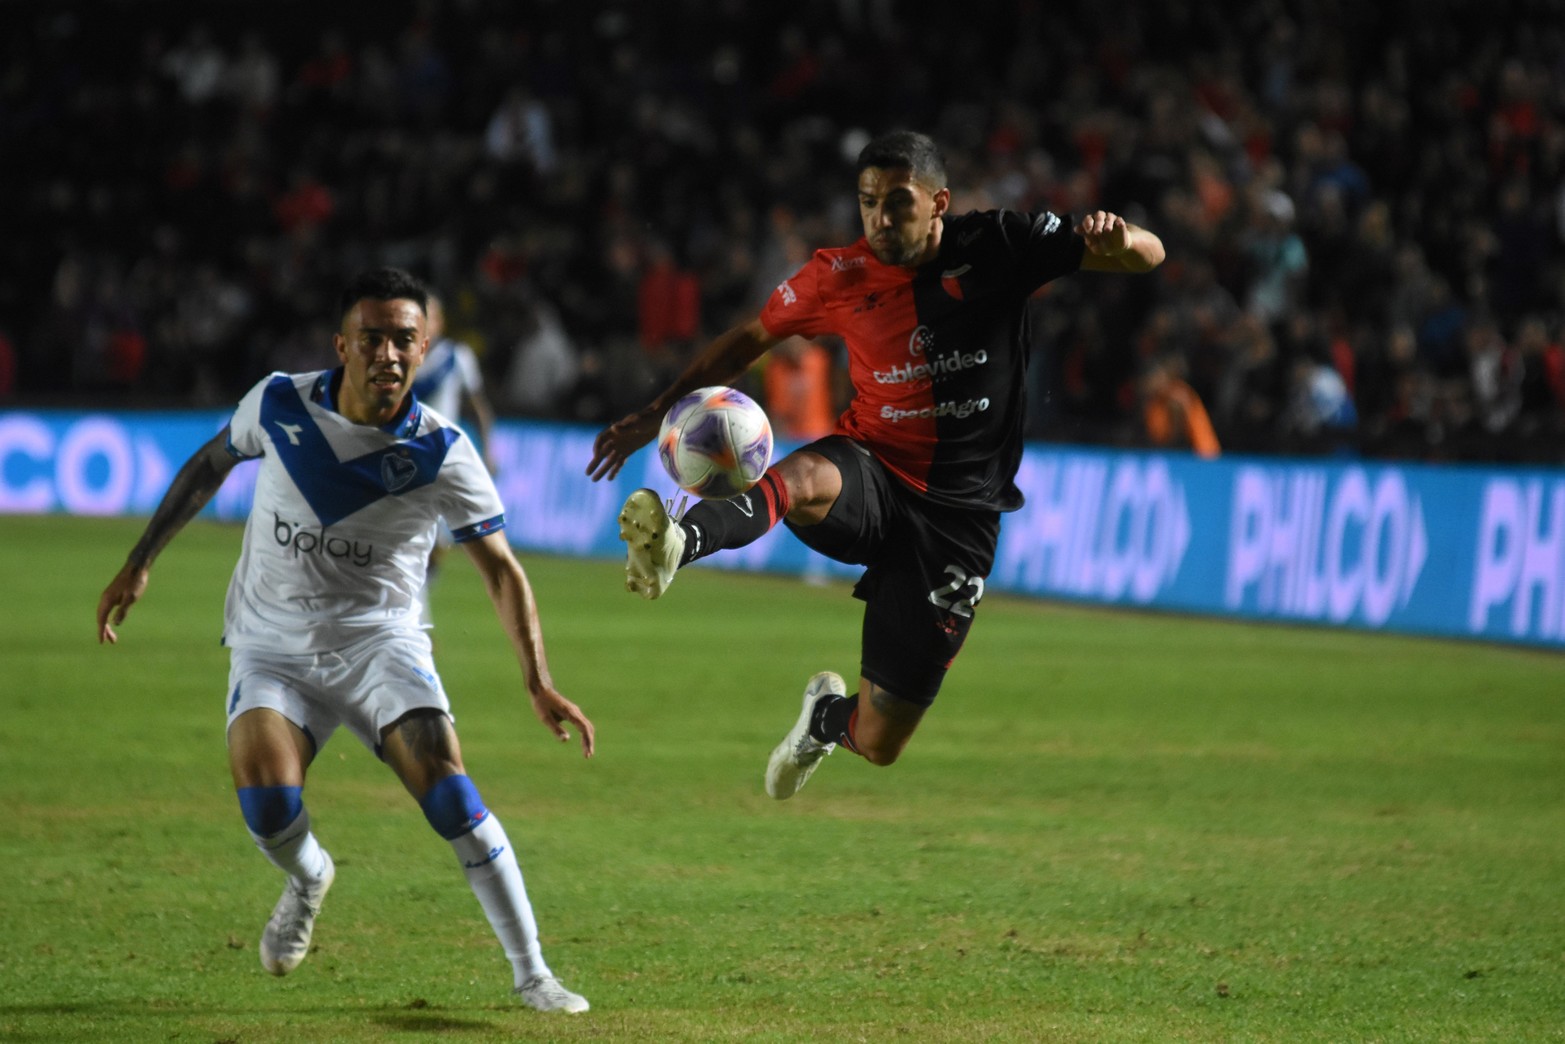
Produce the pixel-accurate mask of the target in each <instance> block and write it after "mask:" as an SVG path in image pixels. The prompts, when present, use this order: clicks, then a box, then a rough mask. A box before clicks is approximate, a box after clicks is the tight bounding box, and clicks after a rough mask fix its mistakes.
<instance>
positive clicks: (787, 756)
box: [766, 671, 848, 801]
mask: <svg viewBox="0 0 1565 1044" xmlns="http://www.w3.org/2000/svg"><path fill="white" fill-rule="evenodd" d="M828 693H834V694H835V695H838V696H846V695H847V694H848V689H847V686H845V685H843V684H842V675H840V674H836V673H834V672H832V671H822V672H821V673H819V674H817V675H816V676H815V677H813V678H811V679H810V683H809V684H808V685H806V686H805V687H804V709H803V710H801V711H800V712H799V720H798V721H796V722H794V723H793V728H791V729H789V730H788V735H786V736H784V737H783V741H782V742H781V743H779V744H777V747H776V749H775V750H773V751H772V756H771V758H769V759H768V760H767V762H766V792H767V793H768V794H770V795H771V796H772V797H774V798H776V799H777V800H778V801H782V800H783V799H784V798H791V797H793V796H794V795H795V794H797V793H798V792H799V791H800V790H802V789H804V784H805V783H806V782H807V781H808V780H809V778H810V776H811V774H813V773H814V772H815V770H816V769H817V768H819V767H820V764H821V762H823V761H825V760H826V755H828V754H830V753H831V752H832V751H834V750H836V749H837V745H836V744H835V743H822V742H821V741H820V740H818V739H816V738H815V737H814V736H811V735H810V717H811V716H812V715H813V714H814V713H815V704H816V703H818V702H819V701H820V700H821V699H822V698H823V697H824V696H826V694H828Z"/></svg>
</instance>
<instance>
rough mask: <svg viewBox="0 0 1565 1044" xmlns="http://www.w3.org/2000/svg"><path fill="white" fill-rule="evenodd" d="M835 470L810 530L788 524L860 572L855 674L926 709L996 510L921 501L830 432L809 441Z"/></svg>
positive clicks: (974, 592) (988, 546) (978, 577)
mask: <svg viewBox="0 0 1565 1044" xmlns="http://www.w3.org/2000/svg"><path fill="white" fill-rule="evenodd" d="M801 452H808V453H815V454H819V455H820V456H822V457H825V458H826V459H827V460H829V461H831V462H832V463H833V464H835V465H836V466H837V470H838V471H840V472H841V473H842V493H841V494H840V495H839V496H838V497H837V502H836V503H835V504H834V505H832V509H831V513H830V514H828V515H827V516H826V518H825V520H823V521H822V522H820V523H818V524H817V525H813V526H797V525H794V524H793V523H791V522H790V523H788V528H789V529H791V530H793V533H794V535H795V536H797V537H798V538H799V539H800V540H801V541H803V542H804V543H805V544H806V545H807V546H809V547H811V548H813V549H815V550H816V551H819V552H820V553H821V554H823V555H825V556H826V557H828V558H833V559H836V560H837V561H839V562H847V563H850V564H853V565H863V566H866V567H867V568H866V569H865V571H864V575H863V576H862V577H860V578H859V582H858V584H857V585H856V586H855V587H854V588H853V594H854V597H856V598H859V599H862V600H863V601H864V603H865V607H864V637H863V651H862V653H861V656H862V662H861V665H860V670H861V671H862V673H863V675H864V677H866V678H868V679H869V680H870V681H872V682H874V683H875V684H876V685H879V686H880V687H881V688H883V689H885V690H886V691H887V692H889V693H891V694H892V695H894V696H896V697H898V698H900V699H904V700H907V701H908V702H910V703H916V704H918V705H919V706H922V707H928V706H929V705H930V704H931V703H933V702H934V701H935V695H936V694H937V693H939V691H940V683H941V682H942V681H944V680H945V674H946V669H947V668H949V667H950V666H951V661H952V660H954V659H955V658H956V654H957V652H958V651H959V650H960V649H961V648H962V642H963V641H964V640H965V639H966V638H967V632H968V629H969V628H971V627H972V626H973V611H974V608H975V607H976V606H977V605H978V601H979V599H981V598H982V597H983V594H984V581H985V579H986V578H987V577H988V575H989V570H990V569H992V568H993V566H994V552H995V546H996V544H997V543H998V542H999V539H1000V513H999V512H998V511H983V510H975V509H972V508H953V507H946V506H942V505H938V504H931V503H930V502H929V501H927V500H925V499H924V498H923V497H920V496H919V495H918V494H916V493H914V492H913V491H912V490H910V489H908V488H907V487H906V486H904V485H902V483H901V482H899V481H897V479H896V478H894V477H893V476H892V475H891V473H890V472H888V471H887V470H886V469H885V468H884V467H883V466H882V465H881V463H880V462H879V461H878V460H876V459H875V457H874V455H873V454H871V453H870V452H869V450H867V449H865V448H864V447H863V446H862V445H860V444H859V443H857V442H854V441H853V440H852V439H848V438H844V437H842V436H840V435H833V436H830V437H828V438H824V439H821V440H820V441H818V442H813V443H811V444H810V445H808V446H806V447H804V449H803V450H802V451H801Z"/></svg>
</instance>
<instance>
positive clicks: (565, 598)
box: [0, 519, 1565, 1044]
mask: <svg viewBox="0 0 1565 1044" xmlns="http://www.w3.org/2000/svg"><path fill="white" fill-rule="evenodd" d="M140 525H141V523H140V522H126V521H112V522H108V521H105V522H99V521H82V520H62V519H26V520H18V519H5V520H0V577H4V591H5V601H4V609H3V610H0V611H3V613H4V620H3V623H4V626H3V628H0V642H3V664H4V668H3V672H0V789H3V792H4V795H5V805H4V816H3V826H0V1039H4V1040H16V1041H45V1040H47V1041H73V1042H75V1041H142V1040H149V1041H150V1040H173V1039H178V1040H181V1041H203V1042H211V1041H234V1042H247V1044H248V1042H258V1041H290V1042H291V1041H301V1040H312V1041H385V1040H414V1039H421V1040H448V1041H482V1040H498V1039H507V1040H510V1039H520V1040H539V1041H575V1040H583V1041H586V1040H591V1041H637V1042H642V1041H684V1040H690V1041H775V1042H791V1041H852V1040H866V1041H881V1040H907V1041H919V1042H923V1041H970V1040H988V1041H1003V1042H1011V1041H1026V1040H1061V1041H1157V1042H1161V1041H1201V1042H1206V1041H1278V1042H1296V1041H1332V1042H1336V1041H1367V1040H1375V1041H1420V1042H1422V1041H1475V1040H1481V1041H1497V1042H1498V1041H1504V1042H1514V1041H1523V1040H1562V1039H1565V803H1562V797H1565V658H1561V657H1560V656H1558V655H1551V654H1548V653H1542V652H1534V651H1524V650H1517V649H1507V648H1498V647H1489V646H1481V645H1467V644H1455V643H1445V642H1437V641H1428V640H1414V639H1403V638H1396V637H1388V636H1375V635H1367V634H1350V633H1339V632H1333V631H1326V630H1312V629H1291V628H1282V627H1263V626H1245V625H1237V624H1232V623H1224V622H1214V621H1209V620H1196V619H1180V618H1172V617H1159V616H1147V615H1134V614H1122V613H1113V612H1104V611H1095V610H1085V609H1077V608H1060V607H1056V606H1048V605H1038V604H1031V603H1027V602H1023V601H1019V600H1011V599H1006V598H1002V597H997V596H991V597H990V598H989V599H987V600H986V601H985V603H984V605H983V608H982V610H981V613H980V622H979V625H978V627H977V628H976V629H975V631H974V634H973V637H972V639H971V640H970V641H969V644H968V647H967V649H966V650H965V651H964V652H963V654H962V656H961V658H960V659H959V661H958V663H957V665H956V668H955V669H954V670H953V672H952V675H951V677H950V679H949V681H948V683H947V686H946V690H945V692H944V693H943V694H942V696H941V698H940V700H939V702H938V703H937V704H936V706H935V709H934V710H933V711H932V712H931V713H930V715H929V717H928V718H927V719H926V721H925V724H924V728H923V731H922V732H921V733H920V735H919V736H918V737H917V738H916V739H915V740H914V742H913V744H912V746H911V747H910V748H909V750H908V752H907V754H906V755H905V756H904V758H903V760H902V762H901V763H899V764H898V765H896V766H895V767H893V768H890V769H876V768H873V767H871V766H869V765H867V764H864V763H862V762H859V761H857V760H856V759H854V758H853V757H852V756H851V755H848V754H845V753H843V752H838V753H837V754H836V755H834V756H833V757H832V758H831V759H830V760H829V761H828V762H827V763H826V764H825V766H824V767H823V768H822V769H821V771H820V773H819V774H818V775H816V776H815V778H814V779H813V780H812V781H811V783H810V785H809V787H808V788H806V789H805V791H804V792H803V793H801V794H800V795H799V796H798V797H797V798H795V799H794V800H792V801H790V802H787V803H777V802H773V801H771V800H770V799H768V798H767V797H765V796H764V794H763V793H762V791H761V772H762V768H763V766H764V764H765V760H766V755H767V753H768V751H769V750H770V749H771V746H772V745H773V743H775V742H776V740H777V739H778V738H779V737H780V736H781V734H782V732H783V731H784V730H785V729H786V728H787V727H788V726H789V724H790V723H791V722H792V720H793V718H794V715H795V714H796V711H797V699H798V693H799V691H800V690H801V688H802V685H803V683H804V681H805V680H806V678H807V677H808V676H809V675H810V674H811V673H813V672H814V671H817V670H821V669H825V668H832V669H836V670H839V671H841V672H842V673H844V674H851V673H852V672H853V671H854V670H855V668H856V666H857V645H858V609H857V603H855V602H854V601H853V600H852V599H851V598H850V597H849V596H848V592H847V589H846V587H845V585H842V584H836V585H833V586H830V587H825V588H820V587H811V586H807V585H805V584H802V583H799V582H797V581H792V580H785V579H777V578H754V577H741V576H735V575H732V574H727V573H723V572H720V571H716V570H710V569H700V568H697V569H694V570H691V571H689V572H688V573H686V574H682V575H681V577H680V580H679V582H678V583H677V584H676V585H675V586H674V588H673V589H672V590H671V592H670V593H669V595H668V596H667V597H666V598H665V599H664V600H662V601H660V602H657V603H645V602H642V601H641V600H639V599H637V598H633V597H631V596H629V595H626V594H624V593H623V592H622V591H621V590H620V577H621V567H620V566H619V565H618V564H616V563H614V562H607V561H596V562H576V561H564V560H554V559H545V558H530V559H527V560H526V563H525V564H526V565H527V567H528V569H529V572H530V574H531V575H532V577H533V580H534V583H535V585H536V587H537V589H538V593H539V598H540V600H541V603H542V606H543V614H544V625H545V631H546V634H547V637H548V641H549V649H550V653H551V658H552V667H553V670H554V675H555V678H556V681H557V682H558V683H559V685H560V688H561V689H562V691H564V692H565V693H566V694H568V695H570V696H571V697H573V698H574V699H575V700H576V701H577V702H579V703H580V704H581V705H582V706H583V707H584V708H585V709H586V710H587V712H588V714H589V715H591V716H592V717H593V718H594V720H595V721H596V723H597V726H598V730H599V744H600V746H599V755H598V757H597V758H595V759H594V760H592V761H591V762H584V761H583V760H582V758H581V757H580V753H579V750H578V748H577V747H575V746H574V745H572V746H570V747H564V746H560V745H558V744H556V743H555V742H554V741H553V740H552V739H551V738H550V737H549V736H548V734H547V733H546V732H545V731H544V730H543V728H542V727H541V726H540V725H538V724H537V722H536V721H535V720H533V718H532V716H531V713H530V711H529V709H528V706H527V704H526V701H525V699H524V698H523V696H522V695H521V692H520V688H519V681H518V674H517V670H516V667H515V665H514V663H513V662H512V661H511V659H510V656H509V653H508V650H507V647H506V645H505V643H504V641H503V640H502V638H501V635H500V631H499V625H498V624H497V623H496V621H495V620H494V618H493V615H492V613H491V611H490V609H489V607H488V603H487V602H486V601H485V599H484V597H483V595H482V592H481V591H480V590H479V588H478V585H477V582H476V577H475V575H474V574H473V572H472V571H471V569H470V568H468V566H467V564H466V562H465V561H463V560H461V556H460V555H457V556H456V557H454V558H453V559H452V561H451V567H450V568H449V569H448V571H447V574H446V576H445V577H444V578H443V580H442V583H441V586H440V587H439V589H438V591H437V601H436V612H437V621H438V624H439V627H438V628H437V631H436V642H437V648H436V655H437V659H438V661H439V663H440V667H441V671H442V674H443V676H444V678H445V681H446V684H447V687H448V689H449V690H450V692H451V694H452V698H453V700H454V702H455V706H456V712H457V718H458V728H459V730H460V732H461V735H462V738H463V742H464V748H465V753H466V756H467V761H468V765H469V768H470V770H471V772H472V774H473V776H474V778H475V779H476V781H477V782H478V784H479V786H480V788H481V790H482V792H483V794H484V795H485V797H486V798H487V800H488V803H489V805H490V806H491V808H493V809H494V810H495V812H496V813H497V814H498V815H500V816H501V818H502V820H503V822H504V823H505V824H506V826H507V828H508V829H509V831H510V834H511V838H512V840H513V841H514V842H515V844H516V846H517V849H518V851H519V853H520V856H521V859H522V865H523V868H524V870H525V872H526V875H527V882H528V885H529V888H530V890H531V893H532V897H533V901H534V904H535V906H536V908H537V912H538V916H539V920H540V922H541V924H542V928H543V933H544V943H545V952H546V954H547V955H548V957H549V959H550V961H551V962H552V964H553V965H554V967H555V969H556V970H557V971H558V972H559V973H560V974H561V975H562V977H563V978H564V979H565V981H566V982H567V983H568V984H570V985H571V986H572V987H574V988H576V989H577V990H579V991H581V992H582V993H584V994H585V995H586V996H587V997H588V998H590V1000H591V1001H592V1004H593V1010H592V1012H590V1013H589V1014H587V1015H584V1016H579V1017H565V1018H562V1017H547V1016H539V1015H536V1014H534V1013H531V1012H528V1011H525V1010H521V1009H519V1008H518V1007H517V1006H515V1005H514V1004H513V1002H512V1001H511V999H510V997H509V986H510V971H509V967H508V966H507V965H506V963H505V961H504V959H503V958H502V956H501V955H500V952H499V948H498V945H497V944H496V943H495V942H494V940H493V938H492V937H491V935H490V933H489V930H488V926H487V924H486V923H485V922H484V920H483V917H482V914H481V913H480V911H479V909H478V904H477V902H476V900H475V899H474V898H473V897H472V895H471V893H470V892H469V891H468V890H467V887H466V884H465V882H464V881H463V879H462V876H461V873H460V871H459V870H458V869H457V867H456V865H455V861H454V858H453V856H452V855H451V852H450V849H449V848H448V847H447V846H446V845H445V843H444V842H442V841H440V840H439V839H438V838H437V837H436V836H435V835H434V834H433V832H432V831H430V830H429V828H428V827H427V826H426V825H425V823H424V821H423V818H422V816H421V815H420V813H419V811H418V809H417V807H416V806H415V805H414V803H413V801H412V800H411V799H410V798H409V797H408V796H407V795H406V794H405V793H403V792H402V790H401V788H400V786H399V785H398V784H397V782H396V781H395V779H394V778H393V777H392V776H391V774H390V772H388V771H387V770H386V769H384V768H383V767H382V766H380V765H378V764H377V763H376V762H375V761H374V759H373V758H372V757H371V756H370V755H369V754H368V753H367V752H366V751H365V750H363V749H362V748H361V747H360V746H359V745H358V744H357V742H356V741H354V740H353V739H352V737H351V736H349V735H347V734H343V733H339V734H338V735H337V736H336V737H334V738H333V740H332V741H331V743H330V744H329V745H328V746H327V747H326V748H325V749H324V751H323V753H322V755H321V757H320V758H319V759H318V760H317V762H316V765H315V768H314V770H313V774H312V777H311V780H310V786H309V788H308V789H307V791H306V796H307V800H308V802H309V805H310V808H311V810H312V813H313V815H314V817H315V822H316V825H317V828H318V831H319V834H320V837H321V839H322V841H323V843H324V844H325V845H326V846H327V848H328V849H330V851H331V852H332V854H333V855H334V856H335V857H336V859H337V862H338V867H339V873H338V878H337V884H336V887H335V889H334V890H333V891H332V894H331V897H330V899H329V900H328V901H327V904H326V908H325V911H324V913H323V914H322V916H321V919H320V921H319V923H318V925H317V929H316V936H315V938H316V948H315V950H314V952H313V953H312V955H311V957H310V959H309V960H308V961H307V962H306V963H305V965H304V966H303V967H302V968H300V969H299V971H297V972H296V973H294V974H293V975H291V976H289V977H288V978H286V979H274V978H272V977H271V976H269V975H266V974H265V973H264V972H262V970H261V968H260V966H259V963H258V961H257V958H256V940H257V936H258V933H259V931H260V929H261V926H262V924H263V922H264V921H265V919H266V917H267V914H268V913H269V912H270V909H271V906H272V903H273V902H274V900H275V899H276V896H277V893H278V891H279V889H280V887H281V879H280V876H279V875H278V874H277V873H276V871H274V870H272V868H271V867H270V866H269V865H267V863H266V862H265V860H264V859H263V858H262V857H261V856H260V855H259V854H258V853H257V852H255V851H254V849H253V848H252V846H251V844H250V841H249V839H248V837H247V836H246V834H245V832H244V828H243V823H242V820H241V819H240V816H239V812H238V808H237V805H236V802H235V801H234V798H233V795H232V793H231V789H230V784H229V780H228V778H227V771H226V766H225V761H224V756H223V752H222V720H223V714H222V710H223V708H222V701H223V694H224V683H225V680H226V670H227V667H226V656H225V654H224V652H223V651H222V649H220V648H219V647H218V645H217V637H218V633H219V627H220V616H221V609H222V598H223V590H224V587H225V585H226V583H227V579H228V574H229V571H230V568H231V566H232V563H233V559H234V556H235V553H236V551H237V547H238V542H239V533H238V531H237V530H235V529H231V528H224V527H218V526H212V525H202V524H198V525H195V526H192V527H191V528H190V529H189V530H188V531H187V532H186V533H184V534H183V535H182V536H181V537H180V539H179V540H178V541H176V543H175V544H174V545H173V547H172V548H171V549H170V550H169V552H167V553H166V554H165V555H164V558H163V560H162V561H161V562H160V563H159V564H158V567H157V568H156V570H155V571H154V575H153V585H152V587H151V589H150V591H149V593H148V596H147V598H146V599H145V600H144V601H143V602H142V604H141V605H139V606H138V607H137V608H136V610H135V611H134V612H133V614H132V616H131V618H130V619H129V620H128V621H127V622H126V624H125V626H124V627H123V628H122V629H121V632H120V633H121V639H122V642H121V644H120V645H119V646H118V647H117V648H99V647H97V646H96V645H95V643H94V636H93V610H94V607H95V604H96V601H97V597H98V593H99V592H100V590H101V589H102V587H103V585H104V584H105V583H106V582H107V580H108V579H109V577H110V576H111V575H112V574H113V572H114V571H115V569H116V568H117V567H118V566H119V564H120V562H121V561H122V558H123V555H124V552H125V551H126V549H127V548H128V547H129V546H130V544H131V542H132V541H133V539H134V537H135V534H136V533H137V532H138V531H139V529H140Z"/></svg>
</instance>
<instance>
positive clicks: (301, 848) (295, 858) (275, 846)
mask: <svg viewBox="0 0 1565 1044" xmlns="http://www.w3.org/2000/svg"><path fill="white" fill-rule="evenodd" d="M250 837H251V838H253V839H254V840H255V847H257V848H259V849H260V850H261V852H262V854H264V855H265V856H266V858H268V859H270V860H271V861H272V865H274V866H276V867H277V868H278V869H279V870H281V871H282V872H283V873H285V874H287V875H288V876H289V877H291V878H293V879H294V880H295V881H298V882H300V883H301V884H316V883H318V882H319V881H320V880H321V878H323V877H325V876H326V853H325V852H324V851H323V850H322V849H321V846H320V842H318V841H316V840H315V833H314V832H313V831H312V830H311V829H310V810H309V809H307V808H301V809H300V810H299V814H298V815H297V816H295V817H294V820H293V822H292V823H289V824H288V825H287V826H286V827H284V828H283V829H281V830H279V831H278V832H277V833H275V834H273V835H272V836H271V837H261V836H260V835H259V834H256V833H255V832H253V831H252V832H251V834H250Z"/></svg>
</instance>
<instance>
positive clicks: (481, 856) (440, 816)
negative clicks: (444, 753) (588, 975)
mask: <svg viewBox="0 0 1565 1044" xmlns="http://www.w3.org/2000/svg"><path fill="white" fill-rule="evenodd" d="M420 805H421V806H422V807H423V809H424V817H425V818H426V819H428V820H429V825H430V826H432V827H434V828H435V832H436V833H438V834H439V835H440V836H441V837H443V838H445V839H446V840H447V841H449V842H451V848H452V849H453V850H454V851H455V852H456V857H457V861H458V862H459V863H461V864H462V872H463V873H465V874H466V875H467V883H468V885H469V886H470V887H471V888H472V889H473V894H474V895H476V896H478V902H479V905H481V906H482V907H483V908H484V916H486V917H487V918H488V919H489V925H490V927H491V928H493V929H494V933H495V935H496V936H498V937H499V939H500V945H501V946H502V947H503V948H504V949H505V956H506V957H507V958H508V959H509V960H510V962H511V967H512V969H513V970H514V971H515V974H516V985H517V986H521V985H522V984H523V983H525V982H526V981H527V980H528V979H531V978H533V977H534V976H538V975H551V974H553V973H552V972H550V971H549V966H548V965H547V964H546V963H544V959H543V950H542V948H541V947H540V945H539V942H538V922H537V921H536V920H535V919H534V917H533V908H532V903H531V902H530V901H529V900H528V898H527V885H526V884H525V883H524V882H523V880H522V868H521V866H520V865H519V864H518V863H517V861H516V852H515V851H514V850H513V849H512V847H511V842H510V839H509V838H507V837H506V834H505V828H504V827H502V826H501V825H500V821H499V820H498V819H496V818H495V817H494V815H493V814H492V813H491V812H490V811H489V810H488V809H486V808H485V807H484V803H483V800H482V799H481V798H480V797H479V796H478V788H477V787H475V786H473V781H472V780H471V779H469V778H468V777H466V776H447V777H446V778H445V779H442V780H440V781H439V782H438V783H436V784H435V785H434V786H432V787H430V788H429V793H427V794H425V795H424V799H423V801H421V802H420Z"/></svg>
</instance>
